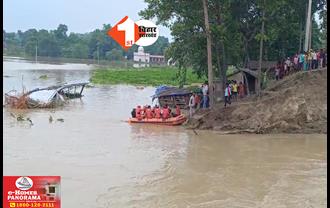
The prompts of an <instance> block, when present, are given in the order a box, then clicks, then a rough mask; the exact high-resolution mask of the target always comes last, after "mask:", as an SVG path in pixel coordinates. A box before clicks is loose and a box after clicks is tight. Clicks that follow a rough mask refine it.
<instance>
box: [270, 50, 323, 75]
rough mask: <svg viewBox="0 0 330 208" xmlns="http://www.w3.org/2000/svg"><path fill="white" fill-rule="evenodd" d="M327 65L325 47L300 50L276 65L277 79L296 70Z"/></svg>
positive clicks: (306, 69)
mask: <svg viewBox="0 0 330 208" xmlns="http://www.w3.org/2000/svg"><path fill="white" fill-rule="evenodd" d="M326 66H327V52H326V51H325V50H323V49H320V50H315V51H314V50H312V49H310V50H309V51H308V52H300V53H297V54H295V55H294V56H292V57H288V58H287V59H286V60H282V61H279V62H278V63H277V65H276V67H275V79H276V80H279V79H282V78H283V77H284V76H286V75H288V74H290V73H292V72H295V71H308V70H311V69H318V68H322V67H326Z"/></svg>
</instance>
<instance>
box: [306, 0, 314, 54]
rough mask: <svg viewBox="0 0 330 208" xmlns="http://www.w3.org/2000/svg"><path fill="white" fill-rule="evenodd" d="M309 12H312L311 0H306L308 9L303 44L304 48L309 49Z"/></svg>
mask: <svg viewBox="0 0 330 208" xmlns="http://www.w3.org/2000/svg"><path fill="white" fill-rule="evenodd" d="M311 13H312V0H308V11H307V18H306V27H305V44H304V50H305V51H308V50H309V40H310V37H309V36H310V34H311V32H310V30H311Z"/></svg>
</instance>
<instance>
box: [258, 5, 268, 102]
mask: <svg viewBox="0 0 330 208" xmlns="http://www.w3.org/2000/svg"><path fill="white" fill-rule="evenodd" d="M265 5H266V4H265V0H264V8H263V11H262V23H261V38H260V49H259V69H258V77H257V82H256V83H257V95H258V96H259V95H260V92H261V79H262V77H261V64H262V51H263V46H264V33H265Z"/></svg>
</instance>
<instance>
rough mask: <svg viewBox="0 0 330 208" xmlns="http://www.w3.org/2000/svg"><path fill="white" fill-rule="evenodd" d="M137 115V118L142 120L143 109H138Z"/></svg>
mask: <svg viewBox="0 0 330 208" xmlns="http://www.w3.org/2000/svg"><path fill="white" fill-rule="evenodd" d="M135 115H136V118H137V119H139V120H140V119H142V116H141V108H136V110H135Z"/></svg>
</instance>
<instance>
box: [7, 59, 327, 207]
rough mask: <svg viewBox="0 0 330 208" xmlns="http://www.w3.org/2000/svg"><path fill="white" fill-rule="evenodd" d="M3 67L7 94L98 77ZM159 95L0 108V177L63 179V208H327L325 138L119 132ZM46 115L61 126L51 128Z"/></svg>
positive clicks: (41, 67)
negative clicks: (0, 150)
mask: <svg viewBox="0 0 330 208" xmlns="http://www.w3.org/2000/svg"><path fill="white" fill-rule="evenodd" d="M3 65H4V74H3V75H4V88H3V89H4V92H6V91H9V90H12V89H16V90H19V91H20V90H21V89H22V85H24V86H25V87H26V88H27V89H32V88H34V87H40V86H48V85H53V84H56V83H58V82H68V81H74V80H83V81H84V80H88V79H89V78H90V75H91V72H92V70H93V66H90V65H89V66H87V65H83V64H46V63H43V64H41V63H39V64H35V63H33V62H27V61H24V60H17V59H10V60H9V59H7V60H4V63H3ZM41 75H47V76H48V77H49V78H48V79H45V80H44V79H39V77H40V76H41ZM153 93H154V88H153V87H146V88H144V89H143V90H141V89H136V88H135V87H134V86H129V85H112V86H96V87H94V88H85V90H84V97H83V98H82V99H76V100H72V101H71V102H70V103H68V104H67V105H65V106H64V107H60V108H57V109H48V110H45V109H39V110H23V111H17V110H16V111H15V110H10V109H5V108H4V112H3V116H4V122H3V127H4V139H3V143H4V175H59V176H61V177H62V179H61V180H62V181H61V200H62V207H64V208H76V207H77V208H78V207H79V208H93V207H96V208H101V207H111V208H116V207H178V208H181V207H224V208H231V207H233V208H234V207H235V208H239V207H240V208H243V207H259V208H264V207H265V208H268V207H269V208H273V207H274V208H282V207H283V208H309V207H314V208H315V207H326V204H327V197H326V192H327V189H326V184H327V180H326V177H327V174H326V169H327V164H326V160H327V158H326V152H327V149H326V143H327V140H326V135H220V134H217V133H215V132H207V131H197V133H198V135H196V134H195V133H194V132H192V131H191V130H185V129H184V128H183V127H166V126H151V125H131V124H128V123H125V122H123V120H125V119H127V118H128V117H129V116H130V111H131V109H132V107H134V106H136V105H137V104H144V103H149V104H150V103H151V97H150V96H151V95H152V94H153ZM10 113H14V114H19V113H20V114H23V115H24V116H26V117H30V119H31V120H32V121H33V123H34V125H33V126H31V125H30V124H29V123H24V122H23V123H22V122H17V121H16V120H15V119H14V118H13V117H12V116H11V115H10ZM50 115H52V117H53V118H54V119H57V118H63V119H64V122H53V123H49V121H48V118H49V116H50Z"/></svg>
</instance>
